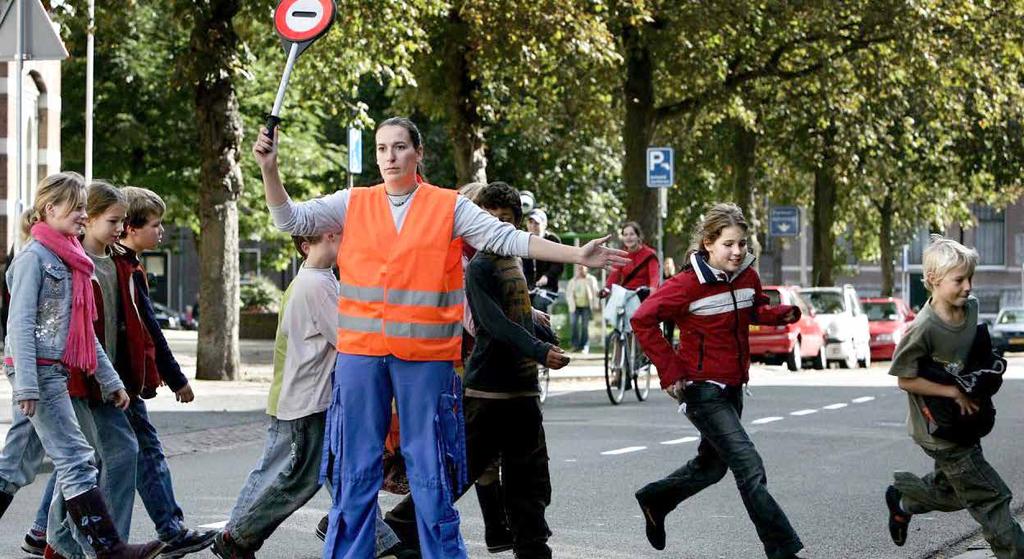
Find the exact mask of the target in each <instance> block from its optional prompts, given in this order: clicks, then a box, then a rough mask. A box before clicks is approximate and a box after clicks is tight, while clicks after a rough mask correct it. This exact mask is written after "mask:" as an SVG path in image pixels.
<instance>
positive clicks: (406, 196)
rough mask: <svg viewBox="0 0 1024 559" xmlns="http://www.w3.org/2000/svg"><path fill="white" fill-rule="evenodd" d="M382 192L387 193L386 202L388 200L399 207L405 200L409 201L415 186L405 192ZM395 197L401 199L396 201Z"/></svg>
mask: <svg viewBox="0 0 1024 559" xmlns="http://www.w3.org/2000/svg"><path fill="white" fill-rule="evenodd" d="M384 193H385V194H387V195H388V202H390V203H391V205H392V206H394V207H396V208H400V207H402V206H404V205H405V204H406V203H407V202H409V200H410V199H411V198H412V195H413V194H415V193H416V188H413V189H412V190H410V191H409V192H406V193H405V194H391V193H389V192H387V191H385V192H384ZM396 199H400V200H401V201H398V202H396V201H395V200H396Z"/></svg>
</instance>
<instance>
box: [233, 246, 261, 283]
mask: <svg viewBox="0 0 1024 559" xmlns="http://www.w3.org/2000/svg"><path fill="white" fill-rule="evenodd" d="M238 272H239V276H240V278H239V280H240V283H242V284H248V283H252V282H253V281H254V280H255V279H256V278H258V277H259V276H260V249H258V248H241V249H238Z"/></svg>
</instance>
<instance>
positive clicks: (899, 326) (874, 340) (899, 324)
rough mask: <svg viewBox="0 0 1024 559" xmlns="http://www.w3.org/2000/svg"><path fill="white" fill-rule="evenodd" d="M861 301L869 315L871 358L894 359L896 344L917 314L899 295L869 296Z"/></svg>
mask: <svg viewBox="0 0 1024 559" xmlns="http://www.w3.org/2000/svg"><path fill="white" fill-rule="evenodd" d="M860 302H861V307H862V308H863V309H864V313H865V314H867V315H868V329H869V330H870V332H871V359H875V360H877V359H892V354H893V353H895V352H896V346H897V345H899V343H900V340H902V339H903V334H905V333H906V332H907V327H908V326H910V323H911V322H913V320H914V317H915V316H917V315H915V314H914V311H912V310H910V306H908V305H907V303H906V302H905V301H903V299H900V298H899V297H867V298H864V299H861V300H860Z"/></svg>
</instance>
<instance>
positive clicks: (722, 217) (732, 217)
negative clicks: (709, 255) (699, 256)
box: [683, 203, 750, 267]
mask: <svg viewBox="0 0 1024 559" xmlns="http://www.w3.org/2000/svg"><path fill="white" fill-rule="evenodd" d="M733 226H736V227H739V228H740V229H743V230H744V231H749V230H750V226H749V225H747V219H746V218H745V217H743V210H741V209H740V207H739V206H737V205H736V204H730V203H718V204H715V205H714V206H711V209H709V210H708V211H707V213H706V214H704V219H702V220H700V223H698V224H697V227H696V228H695V229H694V230H693V236H692V237H691V238H690V249H689V250H688V251H686V257H685V258H686V261H685V263H684V264H683V266H684V267H689V266H690V256H691V255H693V254H694V253H704V252H706V250H705V248H704V243H713V242H715V241H717V240H718V237H721V236H722V231H723V230H724V229H726V228H728V227H733Z"/></svg>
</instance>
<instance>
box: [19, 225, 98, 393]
mask: <svg viewBox="0 0 1024 559" xmlns="http://www.w3.org/2000/svg"><path fill="white" fill-rule="evenodd" d="M32 237H33V238H35V240H37V241H39V242H40V243H41V244H42V245H43V246H44V247H46V248H48V249H50V251H52V252H53V253H54V254H56V255H57V257H59V258H60V259H61V260H63V261H64V264H66V265H67V266H68V267H69V268H71V324H70V325H69V326H68V341H67V346H66V347H65V348H64V358H63V359H61V361H63V363H64V364H65V365H67V366H68V367H69V368H73V369H78V370H81V371H85V372H86V373H90V374H91V373H92V372H93V371H95V370H96V332H95V330H93V326H92V322H93V321H94V320H96V317H97V314H96V300H95V298H94V295H93V290H92V274H93V268H94V266H93V263H92V260H90V259H89V256H88V255H86V254H85V249H83V248H82V243H80V242H78V238H77V237H75V236H73V235H72V236H69V235H65V234H63V233H60V232H58V231H57V230H56V229H54V228H53V227H50V226H49V225H47V224H45V223H43V222H39V223H36V224H35V225H33V226H32Z"/></svg>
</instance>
